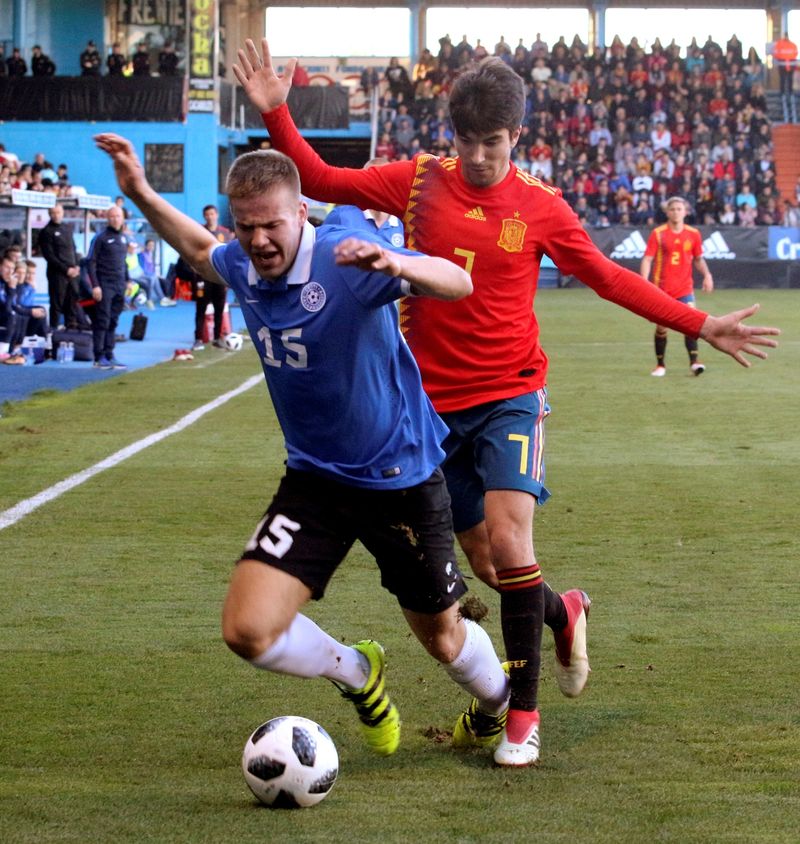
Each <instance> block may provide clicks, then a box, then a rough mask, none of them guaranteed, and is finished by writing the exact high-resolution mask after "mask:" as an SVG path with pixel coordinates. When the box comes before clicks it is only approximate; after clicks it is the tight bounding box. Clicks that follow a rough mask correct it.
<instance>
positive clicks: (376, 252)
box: [334, 237, 472, 299]
mask: <svg viewBox="0 0 800 844" xmlns="http://www.w3.org/2000/svg"><path fill="white" fill-rule="evenodd" d="M334 255H335V256H336V263H337V264H339V265H341V266H351V267H358V268H359V269H362V270H365V271H367V272H381V273H384V275H388V276H393V277H396V278H402V279H405V280H406V281H408V282H409V283H410V284H411V289H412V291H413V292H414V293H416V294H418V295H421V296H431V297H432V298H434V299H463V298H464V297H465V296H469V294H470V293H472V279H471V278H470V277H469V274H468V273H467V272H466V271H465V270H463V269H462V268H461V267H459V266H458V265H457V264H454V263H453V262H452V261H448V260H446V259H445V258H432V257H430V256H428V255H402V254H400V253H399V252H393V251H392V250H391V249H384V248H383V247H382V246H381V245H380V244H378V243H374V242H373V241H371V240H360V239H359V238H356V237H348V238H346V239H345V240H342V241H341V242H339V243H337V244H336V246H335V247H334Z"/></svg>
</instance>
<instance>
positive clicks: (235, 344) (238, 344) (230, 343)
mask: <svg viewBox="0 0 800 844" xmlns="http://www.w3.org/2000/svg"><path fill="white" fill-rule="evenodd" d="M243 343H244V337H242V335H241V334H237V333H236V332H235V331H232V332H231V333H230V334H226V335H225V348H226V349H227V350H228V351H229V352H238V351H239V349H241V348H242V344H243Z"/></svg>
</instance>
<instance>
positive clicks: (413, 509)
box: [241, 469, 467, 614]
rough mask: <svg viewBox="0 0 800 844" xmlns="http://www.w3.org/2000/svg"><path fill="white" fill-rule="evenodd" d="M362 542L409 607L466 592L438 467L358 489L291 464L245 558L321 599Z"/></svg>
mask: <svg viewBox="0 0 800 844" xmlns="http://www.w3.org/2000/svg"><path fill="white" fill-rule="evenodd" d="M357 539H358V540H360V541H361V542H362V543H363V545H364V547H365V548H366V549H367V550H368V551H369V552H370V553H371V554H372V555H373V556H374V557H375V561H376V562H377V564H378V568H379V569H380V572H381V585H382V586H383V587H384V588H385V589H388V590H389V591H390V592H391V593H392V594H393V595H395V597H396V598H397V600H398V602H399V603H400V606H401V607H403V608H404V609H407V610H411V611H412V612H420V613H429V614H433V613H438V612H441V611H442V610H446V609H447V608H448V607H450V606H452V605H453V604H454V603H455V602H456V601H457V600H458V599H459V598H460V597H461V596H462V595H463V594H464V593H465V592H466V591H467V587H466V584H465V583H464V578H463V577H462V575H461V572H460V570H459V568H458V565H457V563H456V556H455V548H454V546H453V521H452V516H451V514H450V496H449V495H448V493H447V486H446V485H445V482H444V476H443V475H442V472H441V470H440V469H437V470H436V471H435V472H434V473H433V475H431V477H430V478H428V480H427V481H425V482H423V483H421V484H418V485H417V486H414V487H409V488H408V489H398V490H374V489H360V488H358V487H353V486H347V485H345V484H342V483H338V482H336V481H333V480H329V479H327V478H323V477H320V476H319V475H313V474H311V473H310V472H300V471H297V470H295V469H287V471H286V475H285V477H284V478H283V479H282V480H281V483H280V486H279V487H278V491H277V493H276V494H275V497H274V498H273V499H272V503H271V504H270V505H269V508H268V509H267V512H266V514H265V515H264V518H263V519H262V520H261V522H259V524H258V527H257V528H256V531H255V533H254V534H253V537H252V538H251V540H250V542H248V544H247V547H246V548H245V550H244V553H243V554H242V556H241V559H242V560H259V561H260V562H263V563H266V564H267V565H269V566H273V567H274V568H278V569H281V571H285V572H287V573H288V574H291V575H292V576H294V577H296V578H297V579H298V580H300V581H302V582H303V583H304V584H305V585H306V586H308V588H309V589H310V590H311V596H312V598H314V599H315V600H319V599H320V598H321V597H322V596H323V594H324V593H325V587H326V586H327V585H328V581H329V580H330V579H331V577H332V576H333V573H334V572H335V571H336V569H337V568H338V566H339V563H341V562H342V560H343V559H344V558H345V556H346V555H347V552H348V551H349V550H350V548H351V546H352V545H353V543H354V542H355V541H356V540H357Z"/></svg>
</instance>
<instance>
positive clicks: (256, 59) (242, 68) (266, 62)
mask: <svg viewBox="0 0 800 844" xmlns="http://www.w3.org/2000/svg"><path fill="white" fill-rule="evenodd" d="M237 54H238V56H239V63H238V64H235V65H234V66H233V73H234V75H235V76H236V78H237V79H238V80H239V84H240V85H241V86H242V88H244V92H245V94H247V97H248V99H249V100H250V102H251V103H252V104H253V105H254V106H255V107H256V108H257V109H258V110H259V111H260V112H262V113H263V112H265V111H272V109H274V108H277V107H278V106H279V105H283V103H285V102H286V98H287V97H288V96H289V89H290V88H291V87H292V76H294V69H295V67H296V66H297V59H289V60H288V61H287V62H286V67H285V68H284V71H283V73H282V74H280V75H279V74H277V73H275V68H274V67H273V66H272V56H271V55H270V52H269V44H268V43H267V39H266V38H262V39H261V54H260V55H259V52H258V49H257V48H256V45H255V44H254V42H253V40H252V39H250V38H247V39H245V42H244V49H240V50H238V52H237Z"/></svg>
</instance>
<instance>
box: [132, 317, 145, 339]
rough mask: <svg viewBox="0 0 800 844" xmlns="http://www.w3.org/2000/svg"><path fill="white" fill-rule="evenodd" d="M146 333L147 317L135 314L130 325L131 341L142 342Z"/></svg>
mask: <svg viewBox="0 0 800 844" xmlns="http://www.w3.org/2000/svg"><path fill="white" fill-rule="evenodd" d="M146 331H147V317H146V316H145V315H144V314H136V316H135V317H134V318H133V323H132V325H131V340H144V335H145V332H146Z"/></svg>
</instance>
